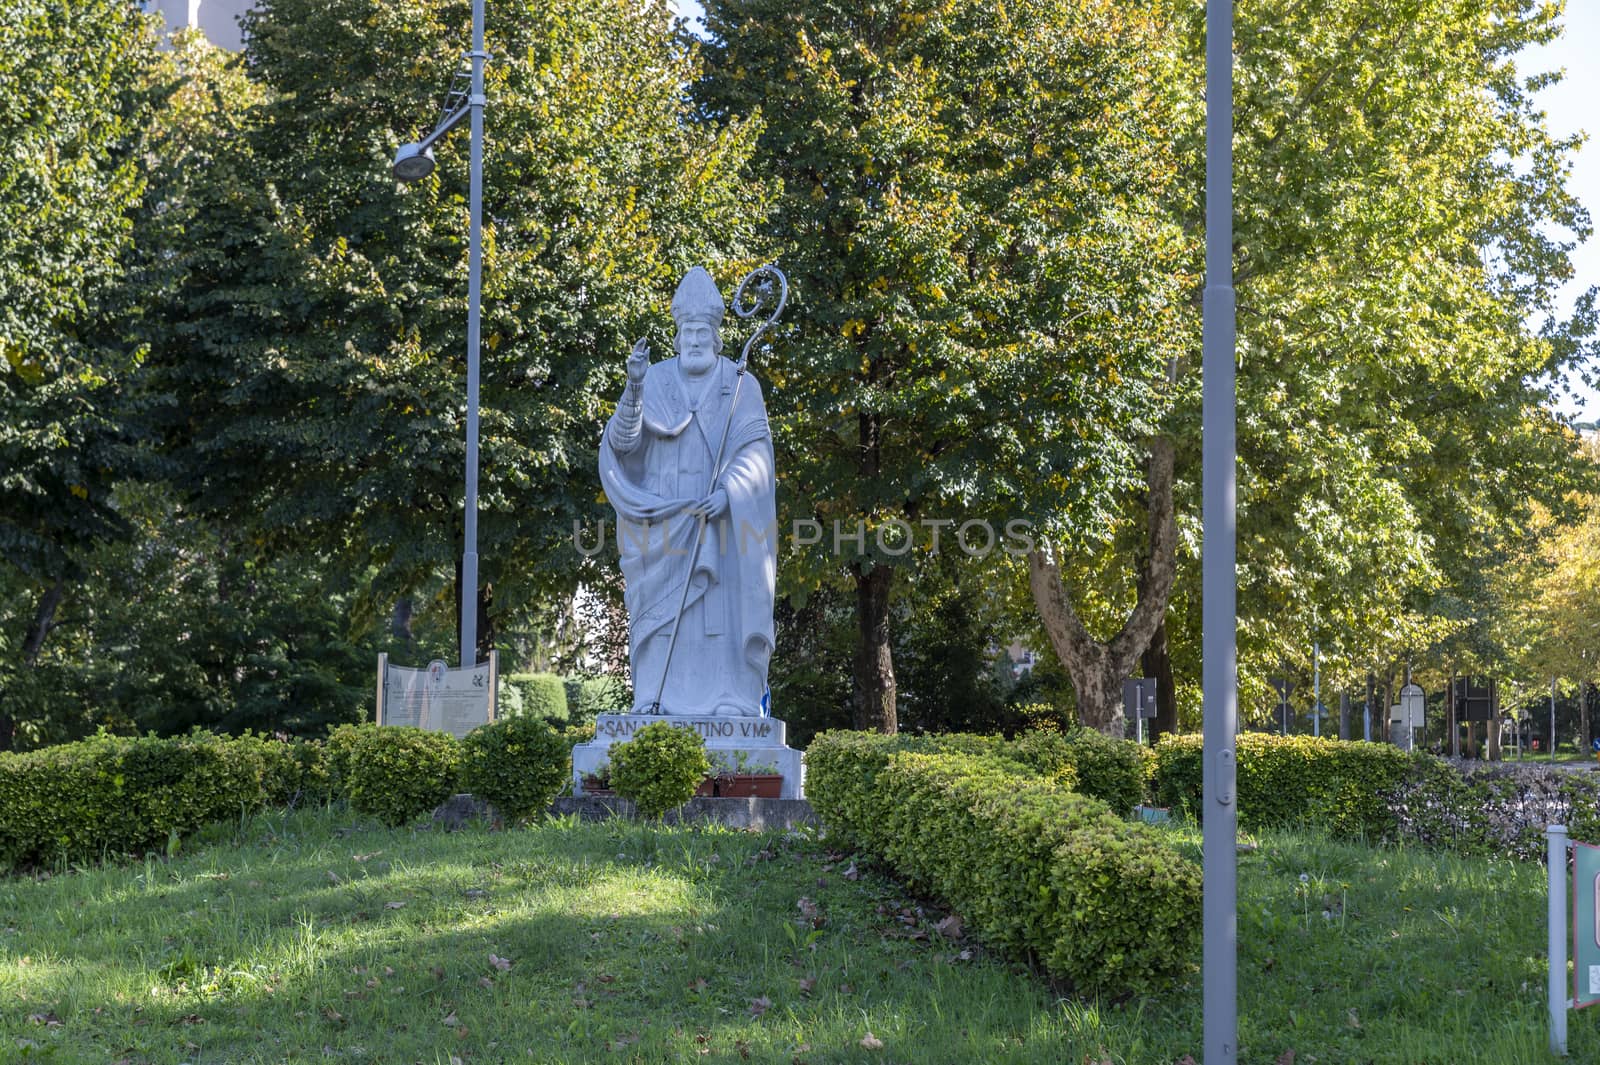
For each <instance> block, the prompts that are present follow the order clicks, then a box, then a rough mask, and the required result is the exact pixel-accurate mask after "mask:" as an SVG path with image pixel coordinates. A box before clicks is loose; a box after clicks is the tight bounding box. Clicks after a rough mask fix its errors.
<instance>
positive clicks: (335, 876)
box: [328, 869, 344, 884]
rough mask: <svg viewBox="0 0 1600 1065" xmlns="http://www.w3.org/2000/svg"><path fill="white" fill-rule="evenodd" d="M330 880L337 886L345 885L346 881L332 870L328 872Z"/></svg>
mask: <svg viewBox="0 0 1600 1065" xmlns="http://www.w3.org/2000/svg"><path fill="white" fill-rule="evenodd" d="M328 880H329V881H330V882H332V883H335V884H342V883H344V879H343V878H342V877H340V876H339V874H338V873H336V872H334V871H333V870H332V869H329V870H328Z"/></svg>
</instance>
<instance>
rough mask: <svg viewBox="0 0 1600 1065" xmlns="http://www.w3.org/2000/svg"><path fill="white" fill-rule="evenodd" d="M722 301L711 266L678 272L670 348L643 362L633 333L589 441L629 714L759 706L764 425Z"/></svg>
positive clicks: (770, 488)
mask: <svg viewBox="0 0 1600 1065" xmlns="http://www.w3.org/2000/svg"><path fill="white" fill-rule="evenodd" d="M723 313H724V307H723V301H722V294H721V293H720V292H719V291H718V290H717V286H716V282H714V281H713V280H712V279H711V275H710V274H708V273H707V272H706V271H705V270H704V269H702V268H701V267H698V266H697V267H695V268H694V269H692V270H690V271H689V272H688V273H687V274H685V275H684V278H683V281H682V283H680V284H679V286H678V291H677V294H676V295H675V296H674V297H673V300H672V317H673V319H674V321H675V322H676V323H677V336H676V339H675V340H674V342H673V347H674V348H675V349H676V351H677V357H676V358H672V359H666V360H663V361H661V362H658V363H655V364H654V365H651V363H650V356H649V352H648V350H647V349H646V347H645V344H644V341H642V340H641V341H639V342H638V343H637V344H635V345H634V347H633V352H632V354H631V355H629V357H628V384H627V386H626V388H625V390H624V391H623V394H622V400H621V402H619V403H618V404H617V410H616V413H615V414H613V415H612V416H611V420H610V421H609V422H607V424H606V428H605V435H604V437H603V438H602V440H601V444H600V478H601V482H602V484H603V485H604V486H605V491H606V496H607V498H608V499H610V501H611V504H612V506H613V507H615V508H616V512H617V544H618V548H619V551H620V554H621V557H622V573H623V577H624V579H625V580H626V582H627V583H626V588H625V591H624V598H625V600H626V603H627V607H628V620H629V659H630V663H631V666H632V672H633V689H634V697H633V709H634V712H635V713H639V712H659V713H664V714H674V715H698V716H706V715H716V716H721V715H736V716H754V715H758V714H760V713H761V712H762V697H763V695H764V694H765V692H766V687H767V665H768V663H769V661H770V660H771V657H772V643H773V627H772V601H773V590H774V584H775V581H776V574H777V527H776V526H777V507H776V502H775V498H774V494H775V484H774V480H773V459H772V433H771V430H770V429H769V428H768V426H767V409H766V405H765V403H764V402H763V401H762V395H761V386H760V385H759V384H757V383H756V381H755V378H754V376H753V375H751V374H748V373H745V374H743V375H742V376H743V380H742V382H741V381H740V377H741V374H740V371H739V370H738V369H737V368H736V366H735V364H734V363H733V362H732V361H731V360H729V359H726V358H724V357H723V356H722V354H721V352H722V338H721V335H720V328H721V325H722V319H723ZM740 313H744V312H743V311H741V312H740ZM724 434H726V440H725V441H724ZM719 444H720V445H721V462H720V463H717V461H716V459H717V454H718V448H719ZM697 537H703V539H702V542H701V543H699V544H698V545H696V543H695V541H696V538H697ZM691 563H692V569H693V572H692V573H691V572H690V570H691ZM686 580H687V581H688V582H689V583H688V593H687V596H685V594H684V582H685V581H686ZM680 603H682V604H683V605H682V609H681V617H680V607H679V604H680ZM674 629H676V635H674ZM674 641H675V642H674ZM669 646H670V647H671V648H672V650H671V652H670V657H671V661H670V664H669V662H668V656H669V652H668V648H669ZM663 681H664V683H663ZM658 692H659V693H660V694H659V706H658V705H657V703H658V695H657V693H658Z"/></svg>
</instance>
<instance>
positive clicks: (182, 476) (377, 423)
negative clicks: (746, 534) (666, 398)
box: [145, 0, 761, 641]
mask: <svg viewBox="0 0 1600 1065" xmlns="http://www.w3.org/2000/svg"><path fill="white" fill-rule="evenodd" d="M488 20H489V21H488V25H487V34H488V38H489V40H490V41H491V42H493V50H494V52H495V60H494V62H492V63H491V64H489V67H488V74H487V78H488V84H487V93H488V96H489V99H490V100H491V101H492V104H491V105H490V106H489V108H488V109H487V111H486V114H485V140H486V143H487V144H488V145H489V146H490V147H489V149H488V151H486V152H485V155H484V181H483V190H484V212H483V214H484V232H483V237H484V241H483V309H482V311H483V320H482V337H483V344H482V350H481V352H480V353H479V356H480V366H481V381H482V385H481V397H480V417H481V428H480V435H479V442H480V447H481V455H482V458H481V462H482V466H483V468H484V470H485V471H486V474H485V476H484V478H483V480H482V483H481V485H480V496H479V506H480V510H481V512H482V515H483V521H482V524H481V525H480V527H479V540H478V551H479V553H480V557H481V560H482V562H481V565H482V567H483V568H482V570H481V571H480V581H481V582H482V584H483V585H484V586H489V585H492V587H493V591H494V604H493V606H494V611H493V612H492V613H491V614H490V618H491V620H493V619H494V618H495V617H496V616H497V615H498V614H500V613H508V614H521V613H524V612H526V611H527V610H529V609H530V604H531V603H532V602H533V600H534V599H535V598H536V597H537V596H539V595H542V594H554V593H556V592H566V593H569V594H570V592H571V591H572V589H573V588H574V587H575V586H576V584H577V582H578V581H579V579H580V577H581V574H582V572H583V571H584V569H585V567H586V565H589V564H586V563H584V562H583V560H582V559H581V558H579V557H578V556H577V555H576V553H575V551H574V549H573V546H572V526H573V522H574V520H581V521H583V522H590V521H593V520H595V519H596V518H598V517H599V516H600V515H601V513H602V510H601V504H600V503H599V502H598V496H599V484H598V473H597V471H596V464H595V444H596V433H595V427H596V426H598V425H599V424H601V422H602V420H603V419H604V417H605V415H606V414H607V413H608V412H609V410H610V407H611V405H612V404H614V402H615V400H616V397H617V395H619V394H620V392H621V385H622V381H623V376H624V362H625V359H626V355H627V352H628V350H629V347H630V345H631V343H632V340H633V338H635V337H637V336H639V335H640V334H643V333H648V334H650V335H651V337H652V340H653V341H654V347H655V348H656V350H658V351H660V350H664V349H666V348H667V347H668V346H669V345H668V343H667V334H666V332H665V330H666V329H667V328H668V325H669V319H668V318H667V316H666V315H665V314H664V310H665V305H666V301H667V300H668V299H669V298H670V294H671V286H672V285H673V284H674V283H675V281H676V279H677V276H678V273H679V272H680V271H681V270H682V269H684V268H685V267H687V266H688V265H689V264H691V263H693V262H699V261H704V262H707V263H709V264H710V265H711V266H712V267H713V268H714V269H717V270H718V271H719V273H720V274H721V275H730V274H733V273H734V272H735V271H736V270H737V268H738V267H737V266H731V265H727V263H728V261H729V259H730V258H739V261H740V264H742V262H743V258H744V257H748V255H747V253H746V252H745V250H744V248H743V247H742V244H743V243H744V241H745V239H746V237H747V236H748V233H749V229H750V224H751V222H750V220H749V212H750V210H751V208H752V206H753V205H755V206H757V207H758V205H759V202H760V199H761V190H760V189H759V187H756V188H752V187H750V185H749V184H748V183H747V182H746V181H745V180H744V174H743V169H744V165H745V160H746V158H747V156H748V155H749V151H750V146H751V134H752V129H751V128H750V127H747V126H744V125H739V126H736V127H731V128H728V129H726V130H722V131H718V132H712V131H709V130H706V129H704V128H699V127H695V126H694V125H693V124H692V123H689V122H687V121H685V118H686V117H687V102H686V101H685V99H684V94H683V86H684V85H685V84H686V83H687V82H690V81H692V80H693V79H694V78H695V77H696V76H697V69H696V66H695V58H694V56H693V55H692V54H691V53H690V52H688V51H686V50H682V49H674V48H672V47H671V46H670V32H671V21H670V18H669V15H668V13H667V11H666V10H665V8H664V7H663V6H661V5H652V6H649V7H647V8H645V9H641V8H640V7H639V6H638V5H637V4H634V3H631V2H629V0H600V2H598V3H596V2H590V0H515V2H510V3H496V4H492V5H490V7H489V13H488ZM246 23H247V45H246V56H245V60H244V63H243V67H242V69H243V70H245V71H246V72H247V73H248V75H249V77H250V80H251V87H252V88H253V89H254V90H255V92H256V99H255V100H252V101H250V102H249V103H248V104H247V105H246V106H243V107H240V108H237V109H235V110H233V111H231V112H230V113H226V114H225V116H224V117H225V121H223V120H219V122H218V127H219V128H218V129H217V131H216V134H215V136H213V137H210V138H204V139H198V140H196V141H194V142H192V143H190V144H188V145H187V148H188V149H189V150H190V151H191V152H192V154H193V160H192V162H194V163H199V164H201V165H186V164H188V163H190V162H191V160H187V159H185V160H179V161H178V165H174V166H173V167H172V168H171V170H170V171H169V172H166V174H165V176H164V182H165V183H164V185H163V188H162V189H161V193H162V195H163V197H165V199H166V200H167V201H168V202H169V203H170V205H171V209H170V210H169V211H167V212H166V213H165V215H164V216H163V224H162V226H160V227H153V232H152V257H153V261H156V262H159V263H161V264H163V269H164V270H165V273H166V283H165V284H163V285H162V286H160V288H159V292H160V294H161V296H160V298H158V299H156V300H153V301H152V306H151V308H150V314H149V315H148V316H147V319H146V322H145V325H146V331H147V333H148V336H149V342H150V345H151V358H150V361H149V364H148V369H149V378H150V381H151V385H152V387H155V388H159V389H161V390H162V391H165V392H168V393H170V394H172V395H174V396H182V402H181V404H175V405H174V406H172V407H171V408H170V415H171V417H170V418H169V419H168V420H167V421H166V423H165V426H164V428H165V430H166V435H165V439H166V442H167V444H168V445H169V454H170V457H171V459H172V460H173V463H174V466H175V469H174V479H175V480H176V481H177V482H178V484H179V485H180V487H181V488H182V489H183V492H184V498H185V501H186V502H187V503H189V504H190V505H193V506H195V507H196V508H198V509H200V510H202V511H203V512H204V513H205V514H207V515H214V516H217V517H229V518H232V519H234V520H236V521H242V522H244V523H245V524H246V525H247V526H248V529H249V532H250V534H251V536H252V541H253V542H254V543H255V544H257V545H258V550H260V551H262V552H265V553H268V554H269V555H276V554H278V553H281V552H286V551H289V550H291V549H292V550H295V551H301V552H303V551H308V550H316V551H319V552H322V553H325V554H326V555H328V556H330V557H334V558H337V559H339V560H340V561H342V562H344V563H345V564H347V566H348V569H349V571H351V572H359V573H362V574H364V575H365V576H367V577H368V578H370V579H369V580H368V582H367V586H366V587H364V588H362V589H360V591H361V592H363V593H364V594H365V595H366V596H367V597H368V598H367V602H366V603H365V608H366V612H367V614H368V616H369V617H375V616H379V615H380V613H381V612H382V611H384V610H386V606H387V604H389V603H392V602H393V600H394V598H396V597H399V596H415V597H416V602H417V604H418V607H419V612H420V613H422V614H436V615H443V616H446V617H448V616H450V615H452V614H453V613H454V604H452V603H451V602H450V595H451V593H452V591H453V583H452V582H451V580H450V574H451V573H452V571H453V566H454V563H455V561H456V559H457V558H458V557H459V555H460V551H461V543H460V535H461V533H460V528H461V527H460V521H461V504H460V499H461V484H460V476H461V472H460V471H461V467H462V462H463V458H462V454H463V452H462V449H463V447H464V446H465V444H464V439H463V434H462V431H461V414H460V407H461V396H462V395H463V388H464V385H463V381H464V376H463V375H464V372H465V353H464V350H463V345H462V342H461V336H462V323H463V321H464V320H465V316H466V309H465V301H466V297H467V291H466V289H467V271H466V270H465V268H464V265H463V264H464V261H465V258H466V254H467V242H468V227H467V219H466V213H467V211H466V199H467V170H468V156H469V153H468V150H467V148H468V145H467V137H466V133H465V127H464V126H463V127H462V128H461V129H460V130H459V131H458V132H456V133H455V134H453V135H452V136H451V137H450V138H449V139H447V140H446V141H444V142H442V143H441V144H439V145H438V147H437V148H436V152H437V155H438V163H439V165H438V169H437V170H436V171H435V172H434V174H433V175H432V176H431V177H429V178H428V179H426V180H424V181H421V182H419V183H417V184H414V185H401V184H400V183H397V182H396V181H395V180H394V178H393V176H392V175H391V173H390V161H391V159H392V157H393V154H394V150H395V148H396V147H397V146H398V145H400V144H401V143H403V142H406V141H412V140H416V139H419V138H420V136H422V135H423V134H425V133H426V132H427V131H428V129H429V128H430V127H431V126H432V124H433V122H434V120H435V118H436V117H437V115H438V105H439V102H440V99H441V97H442V96H443V94H444V93H445V91H446V89H447V88H448V86H449V84H450V78H451V75H452V74H453V73H454V71H455V70H456V69H457V68H458V66H459V59H460V55H461V52H462V49H463V48H464V47H465V44H466V40H465V38H466V32H467V26H468V25H469V23H470V19H469V18H468V7H467V5H466V4H465V3H462V2H460V0H452V2H450V3H447V4H445V5H444V6H442V7H441V6H439V5H433V4H417V3H414V2H411V0H331V2H330V0H262V2H259V3H256V4H255V5H253V7H252V10H251V11H250V13H249V15H247V16H246ZM514 516H516V517H515V518H514ZM480 634H481V635H483V637H484V639H485V640H486V641H487V640H488V638H489V636H490V635H491V627H489V626H482V627H480Z"/></svg>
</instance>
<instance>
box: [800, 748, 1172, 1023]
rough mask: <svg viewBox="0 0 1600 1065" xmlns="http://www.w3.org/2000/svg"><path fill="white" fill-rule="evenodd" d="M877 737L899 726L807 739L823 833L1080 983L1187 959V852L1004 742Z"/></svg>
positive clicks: (1127, 986) (1118, 988) (1155, 978)
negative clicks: (905, 745) (1019, 756)
mask: <svg viewBox="0 0 1600 1065" xmlns="http://www.w3.org/2000/svg"><path fill="white" fill-rule="evenodd" d="M884 739H894V737H873V736H866V735H865V734H862V733H848V732H845V733H841V732H828V733H823V734H822V735H820V736H818V737H817V738H816V739H815V740H814V741H812V744H811V746H810V748H808V750H807V751H806V761H807V767H808V768H807V787H806V790H807V794H808V795H809V797H810V799H811V803H812V806H813V807H814V808H815V809H816V811H817V813H818V815H819V816H820V817H821V818H822V820H823V823H824V824H826V825H827V826H828V829H829V832H830V833H837V834H839V835H843V836H845V837H847V838H849V839H851V840H854V841H856V842H857V843H858V844H859V845H861V846H862V847H863V848H865V849H866V850H868V851H870V852H871V853H874V854H877V855H879V856H881V857H882V858H883V859H885V860H886V861H887V862H888V863H889V864H890V865H891V866H892V867H893V868H894V869H895V870H896V871H897V872H898V873H899V874H900V875H902V876H904V877H905V878H906V879H907V880H908V881H910V882H911V883H912V884H913V885H914V886H916V887H919V888H921V889H924V890H927V891H929V892H931V893H932V894H934V895H937V896H938V897H940V898H942V899H944V900H946V901H947V902H949V903H950V904H951V905H953V906H954V907H955V908H956V909H957V910H958V911H959V912H960V913H961V915H962V917H963V918H964V919H965V920H966V921H967V923H968V924H969V925H970V926H971V927H972V928H973V929H974V930H975V931H976V932H978V934H979V935H981V936H982V937H984V938H985V939H987V940H990V941H992V942H994V943H997V944H1000V945H1003V946H1006V947H1009V948H1011V949H1013V950H1017V951H1021V952H1025V953H1030V954H1033V955H1035V956H1036V957H1038V959H1039V960H1040V961H1041V962H1042V963H1043V964H1044V966H1045V967H1046V968H1047V969H1048V970H1049V971H1050V972H1051V973H1052V974H1054V975H1055V976H1057V977H1058V978H1061V979H1064V980H1067V981H1070V982H1071V983H1072V984H1073V985H1074V986H1075V987H1077V988H1079V989H1081V990H1084V991H1089V992H1106V993H1111V994H1123V993H1137V992H1141V991H1145V990H1148V989H1150V988H1153V987H1156V986H1158V985H1161V984H1164V983H1166V982H1168V981H1170V980H1171V979H1173V978H1174V977H1176V976H1178V975H1179V974H1181V973H1182V972H1184V971H1185V970H1187V968H1188V967H1189V965H1190V963H1191V959H1192V957H1193V955H1194V953H1195V951H1196V950H1197V949H1198V947H1199V929H1200V870H1199V868H1198V867H1197V866H1196V865H1195V864H1194V863H1193V862H1191V861H1189V860H1187V859H1185V858H1184V857H1182V856H1181V855H1179V854H1178V853H1177V852H1176V851H1175V850H1173V849H1172V848H1170V847H1168V846H1166V845H1164V844H1163V843H1161V841H1160V840H1159V839H1158V838H1156V836H1155V835H1154V834H1153V833H1152V832H1151V831H1150V830H1149V829H1147V828H1145V827H1143V826H1141V825H1135V824H1130V823H1128V822H1126V821H1124V820H1122V819H1121V818H1119V817H1117V816H1116V815H1115V814H1114V813H1112V812H1111V811H1110V809H1108V808H1107V807H1106V805H1105V804H1104V803H1101V802H1099V801H1098V800H1095V799H1091V798H1089V797H1087V796H1084V795H1078V794H1074V793H1073V792H1070V791H1066V790H1064V789H1062V788H1061V787H1060V786H1058V785H1057V784H1056V783H1054V782H1053V781H1051V780H1048V779H1045V778H1043V777H1041V776H1040V775H1038V774H1037V773H1036V772H1034V771H1033V770H1031V769H1029V768H1027V767H1026V766H1024V765H1023V764H1021V763H1020V762H1018V761H1016V760H1015V759H1013V758H1010V757H1007V756H1006V755H1005V754H1004V753H1003V751H1002V752H996V751H995V750H993V749H990V750H988V751H983V750H978V751H976V753H960V752H955V751H948V750H947V751H944V752H936V753H918V752H916V751H913V750H894V749H893V746H894V745H893V744H888V743H884V742H882V740H884ZM903 739H907V740H911V741H912V744H911V746H917V745H919V744H925V745H927V746H938V745H940V743H941V741H949V740H953V739H957V738H956V737H926V738H923V737H905V738H903ZM978 739H981V738H979V737H964V738H961V739H960V740H958V742H957V744H955V745H956V746H970V747H977V746H979V745H977V744H970V743H969V742H968V741H972V740H978ZM994 746H1000V744H999V743H996V744H994Z"/></svg>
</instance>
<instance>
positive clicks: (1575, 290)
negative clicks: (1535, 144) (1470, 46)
mask: <svg viewBox="0 0 1600 1065" xmlns="http://www.w3.org/2000/svg"><path fill="white" fill-rule="evenodd" d="M669 2H670V3H671V4H672V5H673V7H675V8H676V9H677V10H678V13H679V14H680V15H683V16H684V17H686V18H691V19H698V18H700V17H701V16H702V15H703V14H704V11H703V10H702V9H701V7H700V5H699V4H698V3H696V2H695V0H669ZM1565 21H1566V26H1565V29H1564V32H1563V33H1562V35H1561V37H1559V38H1558V39H1556V40H1555V41H1552V42H1551V43H1550V44H1548V45H1544V46H1542V47H1540V48H1536V49H1532V50H1529V51H1527V52H1524V53H1522V55H1521V56H1520V57H1519V59H1518V63H1517V66H1518V69H1519V70H1521V71H1522V72H1523V73H1524V74H1534V73H1539V72H1543V71H1550V70H1557V69H1564V70H1565V71H1566V76H1565V78H1563V79H1562V80H1561V81H1560V82H1558V83H1557V84H1555V85H1553V86H1551V87H1549V88H1546V89H1544V90H1543V91H1541V92H1540V94H1539V96H1538V100H1539V102H1540V104H1541V105H1542V106H1543V107H1544V109H1545V113H1546V115H1547V116H1548V122H1549V126H1550V130H1551V132H1552V133H1554V134H1556V135H1557V136H1564V135H1566V134H1571V133H1577V132H1580V131H1583V132H1586V133H1588V134H1589V135H1590V140H1589V142H1588V143H1586V144H1584V145H1583V146H1582V147H1581V148H1580V149H1579V150H1578V151H1577V152H1576V153H1575V154H1574V155H1573V165H1572V176H1571V180H1570V183H1569V186H1568V187H1569V188H1570V189H1571V191H1572V192H1573V194H1574V195H1576V196H1577V198H1578V200H1579V202H1581V203H1582V204H1583V205H1584V206H1585V207H1587V208H1588V209H1589V212H1590V214H1591V215H1593V216H1594V218H1593V220H1594V221H1595V222H1597V223H1600V143H1597V138H1596V134H1600V121H1597V118H1600V0H1567V14H1566V20H1565ZM1572 262H1573V267H1574V276H1573V279H1572V280H1571V281H1570V282H1568V283H1567V285H1566V287H1565V288H1564V289H1563V291H1562V294H1561V310H1562V311H1563V312H1565V313H1570V311H1571V309H1572V304H1573V301H1574V300H1576V299H1577V297H1578V295H1579V294H1580V293H1582V292H1583V291H1585V290H1586V289H1588V288H1590V287H1592V286H1596V285H1600V233H1597V234H1596V235H1594V236H1592V237H1590V238H1589V240H1588V241H1586V242H1585V243H1583V244H1580V245H1578V247H1577V249H1576V250H1575V251H1574V252H1573V255H1572ZM1597 369H1600V368H1597ZM1566 387H1567V389H1568V390H1570V391H1571V392H1572V393H1573V394H1572V395H1570V396H1567V397H1565V398H1564V399H1562V401H1561V402H1560V403H1559V404H1558V409H1559V410H1560V411H1561V412H1562V413H1563V414H1567V415H1571V416H1572V417H1573V418H1574V419H1576V420H1578V421H1586V422H1596V421H1600V393H1597V392H1596V391H1595V390H1594V389H1592V388H1590V387H1588V386H1587V385H1584V384H1583V383H1582V382H1581V381H1578V380H1576V379H1573V380H1570V381H1568V382H1567V383H1566Z"/></svg>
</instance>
